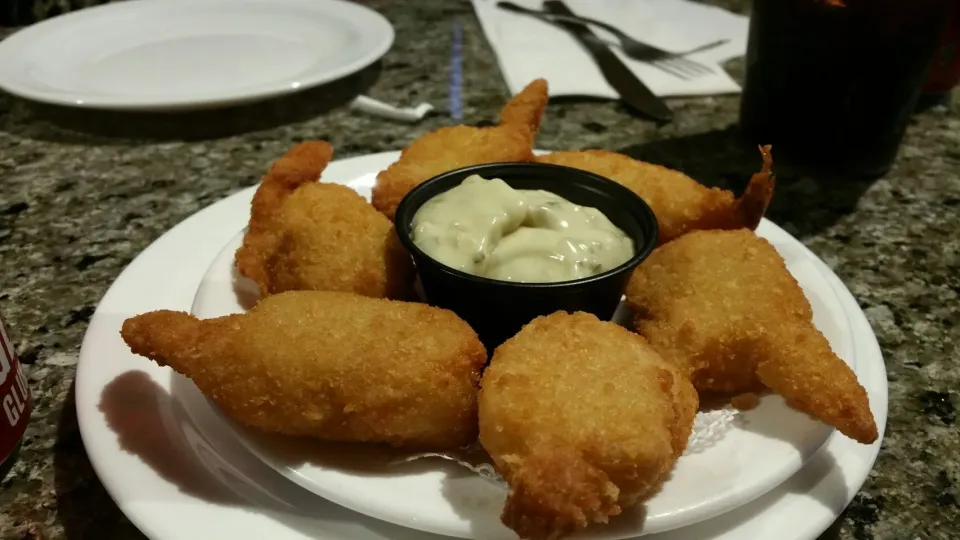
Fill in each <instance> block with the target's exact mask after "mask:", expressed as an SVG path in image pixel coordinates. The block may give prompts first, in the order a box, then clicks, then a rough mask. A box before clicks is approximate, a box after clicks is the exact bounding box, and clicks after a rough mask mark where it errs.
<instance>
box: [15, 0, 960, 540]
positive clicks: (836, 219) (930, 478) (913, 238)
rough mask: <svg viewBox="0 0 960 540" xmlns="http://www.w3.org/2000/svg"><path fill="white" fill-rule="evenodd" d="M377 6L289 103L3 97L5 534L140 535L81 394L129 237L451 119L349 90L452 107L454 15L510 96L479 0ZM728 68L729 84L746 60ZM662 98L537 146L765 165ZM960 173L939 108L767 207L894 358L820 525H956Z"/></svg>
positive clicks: (728, 115) (937, 532)
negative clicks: (380, 55) (84, 108)
mask: <svg viewBox="0 0 960 540" xmlns="http://www.w3.org/2000/svg"><path fill="white" fill-rule="evenodd" d="M368 3H369V4H371V5H372V6H373V7H375V8H377V9H379V10H380V11H381V12H383V13H384V14H385V15H386V16H387V17H388V18H389V19H390V20H391V21H392V22H393V23H394V25H395V26H396V30H397V40H396V45H395V46H394V48H393V50H392V51H390V53H389V54H388V55H387V56H386V58H385V59H384V60H383V62H382V63H381V64H380V65H379V66H375V67H373V68H371V69H368V70H366V71H365V72H364V73H362V74H360V75H358V76H355V77H351V78H349V79H347V80H345V81H341V82H339V83H336V84H333V85H330V86H328V87H324V88H322V89H319V90H316V91H310V92H307V93H305V94H302V95H299V96H295V97H292V98H285V99H281V100H277V101H273V102H270V103H266V104H259V105H253V106H248V107H244V108H241V109H238V110H232V111H221V112H210V113H193V114H180V115H171V116H150V115H140V114H107V113H89V112H77V111H67V110H60V109H54V108H49V107H37V106H28V105H26V104H25V103H23V102H21V101H19V100H16V99H13V98H11V97H9V96H6V95H0V179H2V187H3V189H2V192H0V311H2V313H3V316H4V318H5V320H6V321H7V324H8V327H9V330H10V332H11V334H12V338H13V339H14V341H15V343H17V344H18V346H17V350H18V352H19V354H20V358H21V359H22V361H23V363H24V364H25V370H26V372H27V374H28V379H29V383H30V386H31V388H32V391H33V395H34V397H35V401H36V407H35V411H34V413H33V417H32V420H31V423H30V426H29V429H28V431H27V435H26V438H25V439H24V442H23V448H22V450H21V453H20V459H19V461H18V462H17V463H16V464H15V465H14V467H13V468H12V470H11V471H10V473H9V474H8V475H7V476H6V478H5V479H3V481H2V490H0V538H11V539H13V538H16V539H21V538H22V539H39V538H43V539H52V540H55V539H63V538H69V539H80V538H97V539H134V538H142V535H141V534H140V533H139V532H138V531H137V530H136V529H135V528H134V527H133V525H131V524H130V523H129V522H128V521H127V520H126V519H125V518H124V517H123V515H122V514H121V513H120V511H119V510H118V509H117V507H116V505H115V504H114V503H113V502H112V501H111V499H110V498H109V496H108V495H107V493H106V492H105V491H104V488H103V487H102V486H101V484H100V482H99V481H98V480H97V478H96V476H95V475H94V473H93V471H92V469H91V466H90V463H89V462H88V460H87V456H86V454H85V452H84V447H83V444H82V443H81V439H80V434H79V432H78V429H77V423H76V416H75V412H74V406H73V401H72V385H73V378H74V373H75V369H76V364H77V355H78V352H79V348H80V342H81V339H82V337H83V334H84V331H85V329H86V326H87V323H88V321H89V319H90V317H91V315H92V313H93V311H94V308H95V307H96V305H97V302H98V301H99V300H100V298H101V297H102V296H103V294H104V292H105V291H106V290H107V288H108V287H109V286H110V284H111V283H112V282H113V280H114V279H115V278H116V277H117V275H118V274H119V273H120V271H121V270H122V269H123V268H124V267H125V266H126V265H127V264H128V263H129V262H130V261H131V260H132V259H133V258H134V257H135V256H136V255H137V254H138V253H139V252H140V251H141V250H143V249H144V248H145V247H146V246H147V245H149V244H150V243H151V242H152V241H154V240H155V239H156V238H157V237H159V236H160V235H161V234H162V233H163V232H164V231H166V230H168V229H169V228H170V227H172V226H173V225H174V224H176V223H177V222H179V221H180V220H182V219H184V218H185V217H187V216H189V215H190V214H192V213H194V212H196V211H197V210H199V209H201V208H203V207H204V206H207V205H208V204H210V203H212V202H214V201H216V200H218V199H221V198H222V197H224V196H226V195H228V194H230V193H232V192H235V191H237V190H239V189H242V188H244V187H247V186H250V185H252V184H254V183H255V182H256V181H257V180H258V178H259V176H260V174H261V173H262V171H263V170H264V167H265V166H266V165H267V164H268V163H269V162H270V161H271V160H273V159H275V158H276V157H278V156H280V155H281V154H282V153H283V152H284V151H285V150H286V149H287V148H288V147H289V146H290V145H292V144H293V143H295V142H297V141H301V140H303V139H306V138H323V139H327V140H329V141H331V142H332V144H333V145H334V147H335V148H336V152H337V157H340V158H343V157H349V156H354V155H360V154H366V153H370V152H379V151H383V150H394V149H399V148H401V147H403V146H404V145H406V144H407V143H409V142H410V141H411V140H413V139H414V138H415V137H417V136H419V135H421V134H423V133H424V132H426V131H428V130H431V129H435V128H437V127H439V126H442V125H447V124H449V123H450V121H449V119H448V118H444V117H434V118H431V119H429V120H428V121H426V122H424V123H422V124H420V125H417V126H415V127H410V126H407V125H401V124H393V123H389V122H386V121H383V120H379V119H376V118H372V117H366V116H361V115H358V114H355V113H352V112H350V111H348V110H347V108H346V107H344V103H346V100H347V99H348V98H349V97H350V96H351V95H354V94H355V93H356V92H357V91H358V90H359V89H363V88H366V90H365V91H366V92H367V93H368V94H369V95H372V96H374V97H378V98H383V99H386V100H389V101H392V102H397V103H413V102H417V101H421V100H427V101H430V102H433V103H435V104H437V105H441V106H442V105H444V104H445V103H446V98H447V92H446V89H447V80H448V65H447V61H448V56H449V47H450V24H449V23H450V20H451V19H452V18H453V17H459V19H460V20H461V21H462V23H463V25H464V55H465V60H464V87H465V95H464V109H465V115H466V122H467V123H474V124H477V123H484V122H489V121H491V120H493V119H494V117H495V114H496V113H497V111H498V109H499V107H500V106H501V105H502V103H503V102H504V100H505V98H506V97H507V90H506V88H505V86H504V84H503V83H502V79H501V77H500V75H499V72H498V68H497V65H496V62H495V59H494V58H493V56H492V53H491V51H490V49H489V47H488V45H487V43H486V42H485V40H484V38H483V36H482V33H481V32H480V30H479V27H478V25H477V22H476V20H475V18H474V17H473V15H472V12H471V9H470V6H469V3H467V2H465V1H459V2H447V1H444V0H424V1H421V2H415V3H414V2H403V3H400V2H389V1H388V0H376V1H370V2H368ZM728 5H729V6H731V7H733V8H735V9H743V7H744V5H745V2H743V1H739V0H729V2H728ZM2 35H3V34H0V36H2ZM729 69H730V70H731V71H732V72H733V73H734V74H735V75H737V76H739V75H740V72H741V66H740V65H739V64H738V63H737V62H733V63H732V64H731V65H730V66H729ZM671 105H672V106H673V107H674V109H675V110H676V113H677V114H676V120H675V121H674V122H673V123H672V124H670V125H667V126H665V127H659V128H658V127H657V126H655V125H653V124H651V123H649V122H644V121H641V120H638V119H636V118H634V117H632V116H630V115H629V114H627V113H626V112H625V111H624V110H623V109H622V108H621V107H619V106H618V105H616V104H614V103H610V102H582V101H581V102H563V103H561V102H556V101H555V102H554V103H551V104H550V106H549V108H548V109H547V112H546V116H545V122H544V125H543V132H542V135H541V136H540V139H539V146H541V147H544V148H580V147H601V148H608V149H624V148H627V149H630V151H631V152H633V153H634V154H635V155H638V156H640V157H643V158H645V159H648V160H650V161H655V162H659V163H663V164H666V165H668V166H671V167H674V168H679V169H682V170H684V171H686V172H688V173H689V174H691V175H692V176H694V177H695V178H698V179H700V180H701V181H703V182H704V183H708V184H713V185H721V186H728V187H732V188H734V189H740V188H742V187H743V185H744V184H745V181H746V178H747V177H748V175H749V173H750V172H752V171H753V170H755V169H756V167H757V165H758V157H757V156H756V155H755V154H754V153H752V152H745V151H743V150H742V148H741V147H740V146H739V143H738V142H737V137H736V131H735V123H736V120H737V109H738V98H737V97H736V96H724V97H708V98H699V99H689V100H672V101H671ZM954 110H956V109H955V108H954ZM958 171H960V113H957V112H951V110H949V109H948V108H935V109H932V110H929V111H927V112H924V113H922V114H919V115H917V116H916V117H915V118H914V119H913V120H912V122H911V125H910V128H909V132H908V134H907V136H906V140H905V141H904V144H903V148H902V151H901V155H900V158H899V160H898V161H897V164H896V166H895V167H894V169H893V170H892V171H891V172H890V173H889V174H888V175H887V176H886V177H885V178H882V179H880V180H877V181H874V182H857V183H851V182H839V183H824V182H817V181H814V180H811V179H805V178H794V177H789V176H786V177H785V176H781V177H780V179H779V181H780V183H779V185H778V192H777V195H776V197H775V201H774V204H773V206H772V208H771V210H770V213H769V217H770V218H771V219H772V220H774V221H775V222H777V223H778V224H780V225H781V226H783V227H784V228H785V229H786V230H787V231H789V232H791V233H792V234H794V235H795V236H797V237H798V238H800V239H801V240H802V241H803V242H804V243H805V244H806V245H807V246H809V247H810V249H812V250H813V251H814V252H815V253H817V254H818V255H819V256H821V257H822V258H823V259H824V260H825V261H826V262H827V263H828V264H829V265H830V266H831V267H832V268H833V269H834V270H835V271H836V272H837V274H838V275H839V276H840V277H841V279H843V281H844V282H845V283H846V284H847V286H848V287H849V288H850V290H851V291H852V292H853V294H854V296H855V297H856V298H857V299H858V301H859V302H860V305H861V306H862V307H863V309H864V311H865V312H866V314H867V317H868V318H869V320H870V322H871V324H872V325H873V328H874V329H875V331H876V333H877V337H878V339H879V342H880V345H881V347H882V348H883V353H884V357H885V359H886V363H887V369H888V371H889V381H890V409H889V422H888V426H887V434H886V438H885V439H884V441H883V448H882V451H881V453H880V456H879V459H878V460H877V463H876V466H875V468H874V470H873V472H872V473H871V474H870V477H869V478H868V480H867V483H866V485H865V486H864V487H863V490H862V491H861V492H860V493H859V494H858V495H857V496H856V498H855V499H854V501H853V503H852V504H851V506H850V507H849V508H848V509H847V511H846V513H845V514H844V515H843V517H842V519H840V520H839V521H838V523H837V524H836V525H835V527H833V528H832V530H831V533H830V537H838V538H841V539H844V540H849V539H858V540H862V539H867V538H883V539H900V538H904V539H906V538H911V539H912V538H918V539H926V538H944V539H946V538H960V461H958V457H957V449H958V448H960V430H958V429H957V426H956V414H955V409H954V408H955V406H956V405H957V404H958V403H960V397H958V394H957V390H956V389H957V388H958V386H960V380H958V379H960V365H958V363H957V361H956V358H957V348H958V346H960V311H958V309H957V306H958V298H957V296H958V294H960V217H958V215H957V212H958V210H960V178H958V175H957V173H958Z"/></svg>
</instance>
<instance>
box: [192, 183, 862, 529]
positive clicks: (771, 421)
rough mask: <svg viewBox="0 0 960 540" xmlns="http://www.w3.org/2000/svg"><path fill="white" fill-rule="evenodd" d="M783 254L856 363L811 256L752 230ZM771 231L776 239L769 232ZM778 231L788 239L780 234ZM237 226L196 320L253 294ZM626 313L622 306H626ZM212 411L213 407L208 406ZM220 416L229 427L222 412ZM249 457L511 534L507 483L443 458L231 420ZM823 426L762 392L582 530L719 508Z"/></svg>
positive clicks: (364, 502) (836, 343)
mask: <svg viewBox="0 0 960 540" xmlns="http://www.w3.org/2000/svg"><path fill="white" fill-rule="evenodd" d="M375 176H376V171H372V172H370V173H369V174H365V175H362V176H359V177H356V178H344V177H336V176H332V175H330V174H326V173H325V174H324V176H323V178H324V181H332V182H343V183H346V184H347V185H349V186H350V187H352V188H354V189H355V190H356V191H357V192H359V193H360V194H361V195H364V196H365V197H369V196H370V191H371V189H372V187H373V184H374V181H375ZM759 232H760V234H761V235H764V236H767V237H769V238H770V239H771V240H772V241H773V243H774V245H776V247H777V249H778V250H779V251H780V253H781V254H782V255H783V256H784V258H785V259H786V260H787V265H788V268H789V269H790V271H791V273H792V274H793V275H794V276H795V277H796V278H797V281H798V282H799V283H800V284H801V286H802V287H803V289H804V291H805V293H806V295H807V298H808V299H809V300H810V302H811V304H812V305H813V309H814V320H815V322H816V323H817V326H818V327H819V328H820V330H821V331H822V332H823V333H824V334H825V335H826V336H827V338H828V339H829V340H830V343H831V345H832V347H833V349H834V350H835V351H837V353H838V354H839V355H840V356H841V357H843V358H845V359H846V360H847V361H848V362H849V363H851V364H854V362H855V361H856V352H855V349H854V346H853V336H852V335H851V332H850V323H849V321H848V320H847V317H846V315H845V314H844V312H843V308H842V306H841V304H840V301H839V299H838V298H837V296H836V294H835V293H834V292H833V290H832V289H831V288H830V285H829V282H828V281H827V280H826V277H825V276H824V275H823V274H822V273H821V272H820V271H819V269H818V268H817V267H816V265H815V263H816V260H817V259H816V258H815V257H813V256H811V255H809V254H808V252H806V251H805V250H803V249H802V245H801V244H800V243H799V242H797V241H796V240H793V239H792V238H790V237H789V236H788V235H786V233H784V232H783V231H781V230H780V229H778V228H777V227H776V226H775V225H773V224H772V223H770V222H765V223H764V224H763V226H762V227H761V228H760V231H759ZM771 234H772V235H773V236H772V237H771ZM781 235H782V236H786V238H785V239H781ZM242 240H243V234H242V231H241V232H240V233H238V234H237V235H236V236H234V237H233V238H232V239H231V240H230V241H229V242H228V243H227V245H226V247H224V248H223V250H221V251H220V253H219V255H218V256H217V258H216V259H215V260H214V261H213V264H212V265H211V266H210V268H209V270H208V271H207V273H206V274H205V275H204V278H203V280H202V281H201V283H200V287H199V288H198V290H197V296H196V299H195V300H194V304H193V306H192V309H191V311H192V312H193V313H194V314H196V315H197V316H198V317H200V318H204V319H205V318H211V317H219V316H222V315H229V314H231V313H242V312H243V311H245V309H246V308H249V307H251V306H252V305H253V303H254V302H255V301H256V299H257V297H258V294H257V287H256V285H255V284H254V283H253V282H252V281H250V280H248V279H246V278H243V277H241V276H239V275H238V274H237V272H236V270H235V267H234V253H235V252H236V250H237V248H239V247H240V245H241V243H242ZM622 307H623V308H624V309H623V311H626V310H625V306H622ZM214 408H215V406H214ZM224 421H225V422H227V423H230V424H231V425H233V423H232V422H230V421H229V420H228V419H226V418H225V417H224ZM236 428H237V434H238V438H239V440H240V441H242V442H243V443H244V444H245V445H246V446H247V447H248V448H249V449H250V450H251V451H252V452H253V453H254V454H256V455H258V456H259V457H260V458H261V459H263V460H264V462H266V463H267V464H268V465H270V466H271V467H273V468H274V469H275V470H276V471H278V472H279V473H280V474H282V475H284V476H286V477H287V478H289V479H290V480H292V481H294V482H296V483H298V484H300V485H301V486H303V487H304V488H306V489H308V490H310V491H312V492H314V493H316V494H317V495H320V496H322V497H324V498H326V499H328V500H331V501H333V502H335V503H338V504H341V505H343V506H345V507H347V508H349V509H351V510H355V511H357V512H360V513H363V514H367V515H369V516H372V517H375V518H378V519H382V520H384V521H389V522H391V523H395V524H397V525H403V526H405V527H410V528H413V529H419V530H422V531H425V532H431V533H436V534H442V535H446V536H455V537H460V538H472V537H474V536H477V537H480V538H484V539H497V540H500V539H503V540H507V539H513V538H516V534H515V533H513V532H512V531H511V530H509V529H508V528H506V527H505V526H504V525H503V524H502V523H501V522H500V512H501V510H502V509H503V505H504V502H505V500H506V493H507V492H506V490H505V489H503V488H502V487H501V486H498V485H496V484H494V483H492V482H490V481H489V480H486V479H484V478H482V477H480V476H478V475H476V474H471V473H470V472H469V471H468V470H465V469H464V468H462V467H459V466H457V465H456V464H454V463H447V462H444V461H441V460H436V459H434V460H429V461H426V462H424V461H418V462H415V463H414V464H409V465H405V466H402V465H399V464H397V463H396V462H397V460H398V456H397V454H396V453H386V452H374V451H370V452H369V453H366V454H364V455H363V456H357V455H356V452H357V449H356V448H352V447H347V448H344V447H342V446H337V445H330V444H324V443H316V442H307V443H305V442H303V441H302V440H295V439H291V438H287V437H282V436H268V435H262V434H258V433H255V432H253V431H252V430H247V429H245V428H242V427H240V426H236ZM831 431H832V430H831V428H829V427H828V426H826V425H825V424H822V423H820V422H817V421H815V420H813V419H811V418H810V417H808V416H807V415H805V414H802V413H799V412H797V411H795V410H793V409H791V408H789V407H787V406H786V405H785V403H784V401H783V400H782V399H781V398H780V397H778V396H767V397H764V398H763V399H762V400H761V404H760V406H759V407H758V408H756V409H755V410H752V411H750V412H747V413H741V414H740V417H739V418H738V421H737V422H735V423H732V424H730V425H728V426H726V428H725V431H724V432H723V434H722V437H721V438H720V439H719V440H718V441H717V442H716V443H714V444H711V445H706V448H705V449H704V450H702V451H700V452H697V453H692V454H691V453H688V454H687V455H684V456H683V457H682V458H681V459H680V460H679V462H678V463H677V466H676V468H675V470H674V471H673V474H672V475H671V478H670V480H669V481H668V482H667V483H666V485H665V486H664V488H663V490H662V491H661V492H660V493H659V494H657V496H656V497H654V498H653V499H651V500H650V501H648V502H647V504H646V505H644V506H641V507H637V508H634V509H632V510H630V511H627V512H625V513H624V515H621V516H619V517H617V518H616V519H614V520H613V521H612V522H611V524H610V525H609V526H606V527H596V528H591V529H590V531H589V535H586V536H589V537H590V538H598V539H600V538H602V539H608V540H614V539H621V538H630V537H634V536H637V535H639V534H643V533H647V534H649V533H655V532H660V531H665V530H670V529H675V528H678V527H682V526H685V525H689V524H691V523H696V522H698V521H702V520H704V519H707V518H710V517H713V516H715V515H718V514H721V513H723V512H726V511H728V510H730V509H732V508H735V507H737V506H740V505H742V504H744V503H746V502H749V501H751V500H753V499H754V498H756V497H757V496H759V495H762V494H763V493H766V492H767V491H769V490H770V489H772V488H773V487H775V486H777V485H778V484H780V483H781V482H783V481H784V480H786V479H787V478H789V477H790V476H792V475H793V474H794V473H795V472H796V471H797V470H799V469H800V467H801V466H802V465H803V463H804V462H805V461H806V460H808V459H809V458H810V457H812V456H813V455H814V453H816V451H817V450H818V449H819V448H820V447H821V446H822V445H823V443H824V442H825V441H826V440H827V437H828V436H829V435H830V433H831Z"/></svg>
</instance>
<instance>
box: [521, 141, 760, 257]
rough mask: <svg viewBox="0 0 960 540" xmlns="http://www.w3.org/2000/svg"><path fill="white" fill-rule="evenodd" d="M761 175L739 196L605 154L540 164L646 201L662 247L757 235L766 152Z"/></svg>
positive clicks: (578, 154) (560, 156)
mask: <svg viewBox="0 0 960 540" xmlns="http://www.w3.org/2000/svg"><path fill="white" fill-rule="evenodd" d="M760 150H761V154H762V156H763V169H762V170H761V171H760V172H758V173H756V174H754V175H753V177H752V178H751V179H750V184H749V185H748V186H747V189H746V191H745V192H744V194H743V196H741V197H740V198H739V199H736V198H735V197H734V195H733V193H732V192H730V191H726V190H722V189H718V188H708V187H706V186H704V185H703V184H700V183H699V182H697V181H696V180H694V179H692V178H690V177H689V176H687V175H685V174H683V173H682V172H680V171H675V170H672V169H668V168H666V167H662V166H660V165H654V164H652V163H646V162H643V161H639V160H636V159H633V158H631V157H629V156H625V155H623V154H618V153H616V152H608V151H606V150H581V151H569V152H554V153H552V154H547V155H544V156H538V157H537V158H536V160H537V161H539V162H541V163H552V164H555V165H563V166H566V167H573V168H575V169H582V170H585V171H589V172H592V173H594V174H598V175H600V176H604V177H606V178H609V179H611V180H613V181H615V182H618V183H620V184H623V185H624V186H626V187H627V188H629V189H630V190H631V191H633V192H634V193H636V194H637V195H638V196H640V198H642V199H643V200H644V201H646V203H647V204H649V205H650V208H651V209H653V213H654V214H656V216H657V222H658V223H659V225H660V243H661V244H664V243H666V242H669V241H670V240H673V239H674V238H677V237H679V236H681V235H683V234H686V233H688V232H690V231H692V230H697V229H739V228H748V229H755V228H756V227H757V225H759V224H760V219H761V218H763V214H764V213H765V212H766V210H767V205H768V204H769V203H770V199H771V198H772V197H773V186H774V182H775V180H774V176H773V173H772V172H771V167H772V165H773V161H772V158H771V156H770V147H769V146H765V147H761V149H760Z"/></svg>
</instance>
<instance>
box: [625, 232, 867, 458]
mask: <svg viewBox="0 0 960 540" xmlns="http://www.w3.org/2000/svg"><path fill="white" fill-rule="evenodd" d="M627 302H628V303H629V305H630V307H631V308H632V309H633V310H634V311H635V313H636V318H635V325H636V329H637V332H639V333H640V334H641V335H642V336H644V337H645V338H647V340H648V341H649V342H650V344H651V345H652V346H653V347H654V348H655V349H656V350H658V351H659V352H660V354H662V355H663V357H664V358H666V359H668V360H670V361H672V362H675V363H676V364H677V365H678V366H679V367H681V368H682V369H684V370H685V371H686V372H687V373H688V374H689V376H690V377H691V378H692V380H693V384H694V386H695V387H696V389H697V390H698V391H701V392H703V391H707V392H722V393H746V392H753V391H756V390H759V389H763V388H764V387H766V388H769V389H770V390H773V391H774V392H776V393H778V394H780V395H781V396H783V397H784V398H785V399H786V401H787V402H788V403H789V404H790V405H791V406H793V407H794V408H796V409H798V410H800V411H802V412H805V413H807V414H810V415H811V416H814V417H816V418H818V419H820V420H822V421H823V422H826V423H827V424H830V425H832V426H834V427H836V428H837V429H839V430H840V432H842V433H843V434H845V435H847V436H848V437H850V438H852V439H855V440H857V441H860V442H862V443H865V444H869V443H872V442H873V441H875V440H876V438H877V426H876V423H875V421H874V418H873V413H872V412H871V411H870V404H869V402H868V398H867V393H866V391H865V390H864V389H863V387H862V386H861V385H860V384H859V382H858V381H857V377H856V375H855V374H854V373H853V371H852V370H851V369H850V367H849V366H848V365H847V364H846V363H845V362H844V361H843V360H841V359H840V358H839V357H838V356H837V355H836V354H834V352H833V351H832V350H831V349H830V344H829V343H828V342H827V340H826V338H825V337H824V336H823V334H821V333H820V331H819V330H817V328H816V327H815V326H814V324H813V311H812V310H811V308H810V303H809V302H808V301H807V299H806V297H805V296H804V294H803V290H802V289H801V288H800V285H799V284H797V281H796V280H795V279H794V278H793V276H792V275H790V272H789V271H788V270H787V267H786V265H785V263H784V261H783V259H782V258H781V257H780V254H779V253H777V251H776V249H774V247H773V246H772V245H770V243H769V242H767V241H766V240H764V239H763V238H760V237H759V236H757V235H755V234H754V233H753V232H751V231H749V230H745V229H742V230H737V231H695V232H692V233H690V234H687V235H685V236H682V237H681V238H678V239H677V240H674V241H673V242H670V243H669V244H666V245H664V246H661V247H659V248H657V249H656V250H655V251H654V252H653V253H652V254H651V255H650V257H649V258H648V259H647V260H646V261H644V262H643V263H642V264H641V265H640V266H639V267H638V268H637V270H636V271H635V272H634V274H633V276H632V277H631V279H630V283H629V284H628V286H627Z"/></svg>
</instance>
